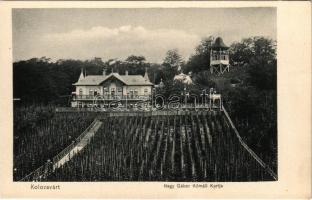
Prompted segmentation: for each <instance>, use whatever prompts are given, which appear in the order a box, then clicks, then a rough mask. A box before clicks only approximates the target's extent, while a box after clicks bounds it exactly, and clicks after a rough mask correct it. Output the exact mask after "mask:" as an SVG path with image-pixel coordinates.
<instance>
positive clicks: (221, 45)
mask: <svg viewBox="0 0 312 200" xmlns="http://www.w3.org/2000/svg"><path fill="white" fill-rule="evenodd" d="M228 48H229V47H228V46H226V45H225V44H224V42H223V39H222V38H221V37H217V38H216V40H215V42H214V43H213V44H212V49H222V50H225V49H228Z"/></svg>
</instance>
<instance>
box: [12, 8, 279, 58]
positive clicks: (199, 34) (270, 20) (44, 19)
mask: <svg viewBox="0 0 312 200" xmlns="http://www.w3.org/2000/svg"><path fill="white" fill-rule="evenodd" d="M12 17H13V27H12V28H13V59H14V61H19V60H26V59H30V58H34V57H43V56H45V57H48V58H51V59H52V60H54V61H55V60H58V59H80V60H85V59H92V58H94V57H101V58H102V59H103V60H108V59H111V58H118V59H125V58H127V57H128V56H129V55H142V56H144V57H145V58H146V60H147V61H148V62H157V63H161V62H162V60H163V59H164V57H165V54H166V52H167V51H168V50H170V49H178V51H179V53H180V54H181V55H182V58H184V59H185V60H186V59H188V57H189V56H191V55H192V54H194V52H195V48H196V46H197V45H198V44H200V41H201V40H202V38H204V37H208V36H211V35H212V36H214V37H218V36H220V37H222V38H223V41H224V42H225V44H227V45H228V46H229V45H230V44H232V43H233V42H235V41H237V42H238V41H241V40H242V39H243V38H247V37H253V36H265V37H269V38H271V39H273V40H276V9H275V8H130V9H129V8H124V9H123V8H119V9H115V8H114V9H110V8H107V9H106V8H104V9H77V8H76V9H55V8H54V9H51V8H50V9H13V14H12Z"/></svg>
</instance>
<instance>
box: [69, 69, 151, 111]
mask: <svg viewBox="0 0 312 200" xmlns="http://www.w3.org/2000/svg"><path fill="white" fill-rule="evenodd" d="M73 85H75V86H76V90H75V92H73V100H72V102H71V106H72V107H89V106H90V105H94V104H97V105H99V106H104V104H106V103H109V102H112V101H114V102H116V101H120V103H123V102H125V101H126V102H127V103H129V104H131V102H132V103H134V102H137V101H141V100H150V98H151V94H152V87H153V86H154V85H153V83H151V82H150V80H149V78H148V75H147V72H145V75H144V77H143V76H142V75H129V74H128V71H126V73H125V75H120V74H119V73H110V74H108V75H106V71H105V70H104V71H103V74H102V75H88V76H84V74H83V72H81V74H80V77H79V79H78V81H77V82H76V83H74V84H73Z"/></svg>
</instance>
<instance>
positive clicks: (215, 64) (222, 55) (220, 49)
mask: <svg viewBox="0 0 312 200" xmlns="http://www.w3.org/2000/svg"><path fill="white" fill-rule="evenodd" d="M228 49H229V47H228V46H226V45H225V44H224V42H223V40H222V38H221V37H217V38H216V40H215V42H214V43H213V44H212V46H211V51H210V73H211V74H217V75H221V74H223V73H224V72H226V71H227V72H229V71H230V62H229V51H228Z"/></svg>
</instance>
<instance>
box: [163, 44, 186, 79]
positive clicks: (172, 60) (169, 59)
mask: <svg viewBox="0 0 312 200" xmlns="http://www.w3.org/2000/svg"><path fill="white" fill-rule="evenodd" d="M182 65H183V60H182V57H181V55H180V54H179V52H178V50H177V49H172V50H169V51H167V53H166V57H165V58H164V61H163V64H162V66H163V75H164V77H163V78H164V80H173V77H174V76H175V75H176V74H177V73H178V72H179V71H180V70H181V66H182Z"/></svg>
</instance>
